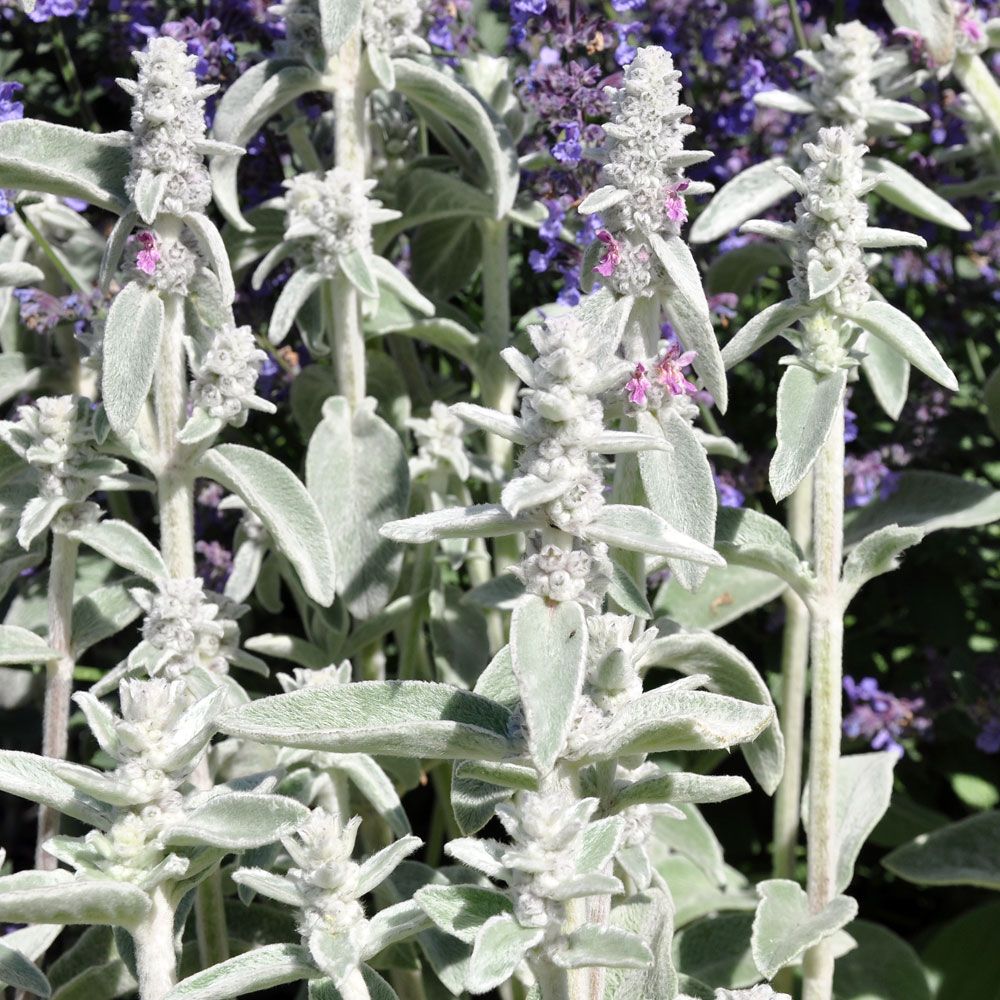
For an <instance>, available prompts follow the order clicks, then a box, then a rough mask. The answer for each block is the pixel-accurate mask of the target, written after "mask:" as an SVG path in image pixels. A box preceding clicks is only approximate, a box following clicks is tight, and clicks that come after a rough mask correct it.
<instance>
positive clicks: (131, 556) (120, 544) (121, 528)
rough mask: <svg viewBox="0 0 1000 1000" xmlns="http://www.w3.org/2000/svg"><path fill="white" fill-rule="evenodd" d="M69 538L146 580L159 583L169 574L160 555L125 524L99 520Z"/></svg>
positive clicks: (74, 532) (139, 534) (130, 526)
mask: <svg viewBox="0 0 1000 1000" xmlns="http://www.w3.org/2000/svg"><path fill="white" fill-rule="evenodd" d="M70 537H71V538H75V539H76V540H77V541H78V542H82V543H83V544H84V545H88V546H89V547H90V548H92V549H94V550H95V551H96V552H100V554H101V555H102V556H106V557H107V558H108V559H110V560H111V561H112V562H115V563H117V564H118V565H119V566H123V567H124V568H125V569H127V570H131V571H132V572H133V573H138V574H139V575H140V576H144V577H145V578H146V579H147V580H160V579H163V578H164V577H166V576H167V575H168V573H167V567H166V564H165V563H164V562H163V557H162V556H161V555H160V553H159V552H158V551H157V550H156V548H155V547H154V546H153V545H152V543H151V542H150V541H149V540H148V539H147V538H146V537H145V535H143V534H142V533H141V532H139V531H137V530H136V529H135V528H133V527H132V525H131V524H129V523H128V522H126V521H116V520H113V519H112V520H103V521H98V522H97V523H96V524H90V525H87V526H86V527H83V528H78V529H77V530H76V531H72V532H70Z"/></svg>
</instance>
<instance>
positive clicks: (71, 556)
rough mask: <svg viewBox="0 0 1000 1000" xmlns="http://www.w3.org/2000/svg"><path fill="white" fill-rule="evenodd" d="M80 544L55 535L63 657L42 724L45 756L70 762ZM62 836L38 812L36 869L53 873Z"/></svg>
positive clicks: (54, 603) (50, 677) (51, 818)
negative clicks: (52, 845) (55, 846)
mask: <svg viewBox="0 0 1000 1000" xmlns="http://www.w3.org/2000/svg"><path fill="white" fill-rule="evenodd" d="M79 548H80V543H79V542H76V541H74V540H73V539H72V538H70V537H69V536H68V535H66V534H64V533H63V532H61V531H54V532H53V533H52V557H51V559H50V560H49V593H48V627H49V634H48V643H49V646H50V647H51V648H52V649H54V650H55V651H56V652H57V653H58V654H59V656H58V657H57V658H56V659H54V660H49V662H48V663H47V664H46V665H45V714H44V716H43V720H42V755H43V756H44V757H56V758H58V759H59V760H65V759H66V751H67V749H68V746H69V706H70V697H71V695H72V694H73V666H74V664H73V653H72V640H73V635H72V622H73V585H74V584H75V583H76V554H77V551H78V550H79ZM58 832H59V813H58V812H57V811H56V810H55V809H50V808H49V807H48V806H41V807H40V809H39V811H38V841H37V845H36V848H35V867H36V868H39V869H42V870H46V871H47V870H51V869H54V868H55V867H56V859H55V858H54V857H52V855H51V854H48V853H47V852H46V851H44V850H42V844H44V843H45V841H46V840H48V839H49V837H54V836H55V835H56V834H57V833H58Z"/></svg>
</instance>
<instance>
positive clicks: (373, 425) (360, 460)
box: [306, 396, 410, 619]
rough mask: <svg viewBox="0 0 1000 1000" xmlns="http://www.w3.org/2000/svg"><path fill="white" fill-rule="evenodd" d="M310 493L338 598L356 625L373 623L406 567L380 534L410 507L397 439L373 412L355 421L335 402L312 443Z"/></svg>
mask: <svg viewBox="0 0 1000 1000" xmlns="http://www.w3.org/2000/svg"><path fill="white" fill-rule="evenodd" d="M306 487H307V489H308V490H309V493H310V495H311V496H312V498H313V500H315V501H316V506H317V507H318V508H319V511H320V513H321V514H322V515H323V519H324V521H325V523H326V526H327V529H328V530H329V535H330V540H331V543H332V546H333V551H334V565H335V566H336V580H337V593H338V594H340V595H341V597H342V598H343V599H344V601H345V603H346V604H347V608H348V610H349V611H350V612H351V614H352V615H353V616H354V617H355V618H361V619H368V618H371V617H372V616H373V615H374V614H376V613H377V612H379V611H381V610H382V609H383V608H384V607H385V606H386V605H387V604H388V603H389V599H390V598H391V597H392V594H393V591H394V590H395V589H396V584H397V582H398V580H399V573H400V569H401V567H402V560H403V552H402V549H401V548H400V547H399V546H398V545H395V544H393V543H392V542H391V541H389V540H388V539H386V538H384V537H382V536H381V534H380V531H379V529H380V528H381V527H382V525H384V524H386V523H387V522H389V521H394V520H396V519H398V518H401V517H404V516H405V515H406V510H407V507H408V505H409V498H410V477H409V472H408V470H407V464H406V451H405V449H404V448H403V443H402V441H400V439H399V435H398V434H397V433H396V432H395V431H394V430H393V429H392V428H391V427H390V426H389V425H388V424H387V423H386V422H385V421H384V420H383V419H382V418H381V417H379V416H377V415H376V414H375V413H374V412H372V410H371V409H370V408H369V407H367V406H364V407H360V408H359V409H358V410H356V411H355V412H353V413H352V411H351V406H350V404H349V403H348V402H347V400H346V399H344V398H343V397H342V396H333V397H331V398H330V399H328V400H327V401H326V402H325V403H324V404H323V419H322V420H321V421H320V422H319V424H318V425H317V427H316V429H315V430H314V431H313V434H312V437H311V438H310V439H309V448H308V451H307V453H306Z"/></svg>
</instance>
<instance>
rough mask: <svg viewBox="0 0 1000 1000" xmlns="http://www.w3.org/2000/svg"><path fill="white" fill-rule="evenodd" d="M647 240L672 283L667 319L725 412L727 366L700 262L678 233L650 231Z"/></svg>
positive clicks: (707, 387) (667, 298)
mask: <svg viewBox="0 0 1000 1000" xmlns="http://www.w3.org/2000/svg"><path fill="white" fill-rule="evenodd" d="M648 240H649V245H650V246H651V247H652V249H653V252H654V253H655V254H656V256H657V257H658V258H659V260H660V263H661V264H662V265H663V267H664V269H665V270H666V272H667V280H668V281H669V283H670V285H671V290H670V292H669V294H668V295H667V296H666V298H665V299H664V300H663V306H664V309H665V311H666V314H667V318H668V319H669V320H670V323H671V325H672V326H673V328H674V331H675V332H676V334H677V336H678V337H679V338H680V340H681V343H683V344H684V346H685V347H686V348H687V349H688V350H689V351H695V352H696V356H695V359H694V361H693V362H692V364H693V365H694V370H695V371H696V372H697V373H698V375H699V376H700V377H701V380H702V382H704V384H705V388H706V389H707V390H708V391H709V392H710V393H711V394H712V398H713V399H714V400H715V405H716V406H717V407H718V408H719V412H720V413H725V412H726V407H727V406H728V403H729V390H728V387H727V385H726V369H725V366H724V365H723V363H722V355H721V353H720V351H719V339H718V337H716V335H715V329H714V328H713V327H712V317H711V313H710V312H709V310H708V300H707V299H706V298H705V289H704V287H703V286H702V281H701V274H700V273H699V272H698V265H697V264H696V263H695V260H694V257H692V256H691V251H690V250H689V249H688V245H687V244H686V243H685V242H684V241H683V240H682V239H681V238H680V237H679V236H668V237H666V238H665V239H664V238H663V237H661V236H659V235H658V234H656V233H650V234H648Z"/></svg>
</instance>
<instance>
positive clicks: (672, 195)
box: [664, 181, 691, 224]
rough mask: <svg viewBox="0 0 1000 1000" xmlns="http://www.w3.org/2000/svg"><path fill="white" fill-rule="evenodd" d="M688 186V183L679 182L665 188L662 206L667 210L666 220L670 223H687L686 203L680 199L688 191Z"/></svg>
mask: <svg viewBox="0 0 1000 1000" xmlns="http://www.w3.org/2000/svg"><path fill="white" fill-rule="evenodd" d="M690 184H691V182H690V181H680V182H679V183H677V184H672V185H671V186H670V187H668V188H667V196H666V199H665V201H664V205H665V206H666V209H667V218H668V219H669V220H670V221H671V222H676V223H679V224H680V223H684V222H687V217H688V210H687V202H686V201H685V200H684V198H683V197H682V194H683V192H684V191H686V190H687V189H688V187H689V186H690Z"/></svg>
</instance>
